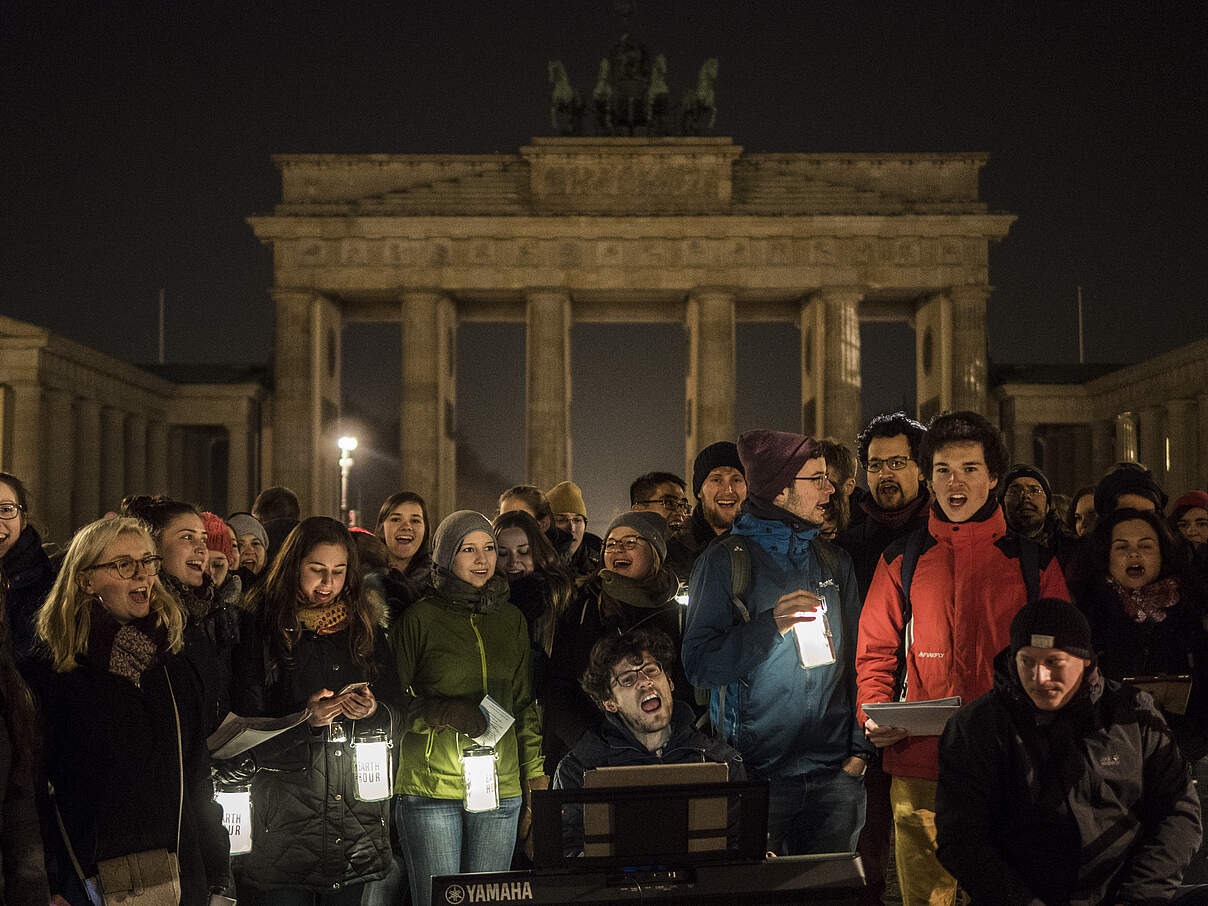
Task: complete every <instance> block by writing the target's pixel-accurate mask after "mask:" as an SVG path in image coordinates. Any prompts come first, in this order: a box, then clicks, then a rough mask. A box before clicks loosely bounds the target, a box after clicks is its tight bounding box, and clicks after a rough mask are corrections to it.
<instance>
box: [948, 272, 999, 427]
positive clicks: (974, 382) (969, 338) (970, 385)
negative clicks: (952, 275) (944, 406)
mask: <svg viewBox="0 0 1208 906" xmlns="http://www.w3.org/2000/svg"><path fill="white" fill-rule="evenodd" d="M948 297H949V298H950V299H951V300H952V339H953V343H952V357H953V363H952V364H953V368H952V377H953V387H952V407H953V408H954V409H972V410H973V411H974V412H980V413H982V414H983V415H985V414H986V412H987V408H986V389H987V362H986V360H987V353H986V301H987V300H988V299H989V298H990V287H988V286H979V285H967V286H953V287H950V288H949V289H948Z"/></svg>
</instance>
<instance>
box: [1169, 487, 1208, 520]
mask: <svg viewBox="0 0 1208 906" xmlns="http://www.w3.org/2000/svg"><path fill="white" fill-rule="evenodd" d="M1197 507H1198V508H1199V509H1201V510H1208V491H1188V492H1187V493H1186V494H1184V495H1183V496H1182V497H1180V498H1179V499H1178V500H1176V501H1175V502H1174V503H1172V504H1171V505H1170V518H1171V519H1173V520H1177V519H1178V518H1179V517H1180V516H1182V515H1183V514H1184V513H1185V512H1187V511H1188V510H1193V509H1196V508H1197Z"/></svg>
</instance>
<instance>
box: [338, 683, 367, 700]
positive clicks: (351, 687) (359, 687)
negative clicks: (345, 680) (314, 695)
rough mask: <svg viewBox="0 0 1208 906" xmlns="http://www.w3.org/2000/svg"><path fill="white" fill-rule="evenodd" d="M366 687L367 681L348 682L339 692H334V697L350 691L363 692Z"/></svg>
mask: <svg viewBox="0 0 1208 906" xmlns="http://www.w3.org/2000/svg"><path fill="white" fill-rule="evenodd" d="M368 688H369V684H368V683H349V684H348V685H347V686H345V687H344V688H343V689H341V690H340V691H339V692H337V693H336V698H339V697H340V696H341V695H348V694H349V693H352V692H364V691H365V690H366V689H368Z"/></svg>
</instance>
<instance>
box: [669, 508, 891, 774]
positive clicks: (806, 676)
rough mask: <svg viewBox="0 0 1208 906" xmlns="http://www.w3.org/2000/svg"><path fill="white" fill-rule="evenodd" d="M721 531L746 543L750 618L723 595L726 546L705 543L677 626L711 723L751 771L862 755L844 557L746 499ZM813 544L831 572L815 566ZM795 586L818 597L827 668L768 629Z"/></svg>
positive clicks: (787, 769) (805, 526)
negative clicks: (808, 665) (811, 663)
mask: <svg viewBox="0 0 1208 906" xmlns="http://www.w3.org/2000/svg"><path fill="white" fill-rule="evenodd" d="M750 500H751V498H749V497H748V498H747V501H748V502H749V501H750ZM782 512H783V511H782ZM785 516H786V517H789V516H790V514H788V513H787V512H786V513H785ZM730 534H731V535H732V536H734V537H740V538H743V539H745V540H746V542H747V544H746V549H747V552H748V554H749V556H750V561H751V570H750V572H751V578H750V585H749V587H748V589H747V593H746V595H745V596H744V602H745V604H746V607H747V610H748V612H749V613H750V616H751V620H750V622H743V621H742V619H741V618H740V617H739V616H738V615H737V614H736V612H735V608H734V606H733V604H732V603H731V600H730V592H731V570H730V552H729V549H728V548H726V547H725V546H721V545H713V546H710V547H709V548H707V549H706V550H705V552H704V553H703V554H702V555H701V556H700V558H699V559H698V560H697V561H696V566H695V568H694V569H693V570H692V582H691V584H690V585H689V587H688V600H689V602H690V603H689V606H688V622H687V626H686V627H685V629H684V644H683V656H684V668H685V669H686V670H687V672H688V677H689V679H691V681H692V682H693V683H696V684H697V685H702V686H709V687H712V689H713V693H712V697H711V702H710V717H711V718H712V719H713V723H714V726H720V727H722V728H723V732H724V735H725V736H726V738H727V739H729V740H730V741H731V743H732V744H733V746H734V747H735V748H736V749H738V751H739V752H741V753H742V757H743V760H744V761H745V762H746V766H747V770H749V771H750V772H751V773H752V774H754V775H755V776H756V777H792V776H797V775H800V774H805V773H808V772H809V771H812V770H815V769H818V768H838V767H840V766H841V765H842V763H843V762H844V761H845V760H846V759H847V758H848V757H850V756H851V755H852V754H853V753H855V752H862V753H865V754H868V755H871V754H872V753H873V751H874V749H873V747H872V746H871V745H870V744H869V743H868V741H867V740H866V739H865V737H864V733H863V731H862V730H861V729H860V726H859V725H858V724H857V722H856V717H855V715H856V675H855V670H854V668H853V666H852V664H853V660H854V658H855V651H856V626H857V623H858V621H859V619H860V598H859V595H858V593H857V590H856V578H855V573H854V572H853V570H852V565H851V558H850V557H848V556H847V554H846V553H844V552H843V551H842V550H840V549H838V548H835V547H833V546H831V545H829V544H828V542H826V541H824V540H822V539H820V538H818V537H817V535H818V527H817V526H814V525H811V524H809V523H804V522H801V521H800V520H794V522H793V523H791V524H790V523H789V522H787V521H783V520H781V519H771V518H761V517H758V516H755V515H753V514H752V513H751V512H749V507H748V504H747V503H746V502H744V504H743V512H742V513H741V514H740V515H739V516H738V518H737V519H735V520H734V525H733V527H732V528H731V530H730ZM821 545H827V546H828V548H829V550H828V553H827V554H826V555H825V556H831V555H833V557H834V562H835V563H836V564H837V571H838V573H839V574H838V575H835V574H833V573H832V572H830V571H829V570H828V569H827V568H826V567H825V566H824V565H823V563H822V559H821V556H822V555H820V554H819V550H820V548H821ZM825 581H830V582H832V583H834V586H835V587H831V586H823V585H822V583H823V582H825ZM797 589H805V590H807V591H816V590H820V589H821V590H822V591H823V592H824V593H825V596H826V600H827V607H828V612H827V615H826V616H827V620H828V622H829V623H830V628H831V632H832V633H833V636H832V644H833V646H834V651H835V662H834V663H833V664H830V665H828V666H823V667H814V668H812V669H809V670H804V669H802V667H801V661H800V657H799V655H798V653H797V644H796V640H795V638H794V637H793V634H792V633H787V634H785V635H783V636H782V635H781V634H780V631H779V629H778V628H777V626H776V621H775V619H774V618H773V616H772V611H773V609H774V608H775V606H776V602H777V601H778V600H779V599H780V597H781V596H782V595H785V594H788V593H789V592H792V591H796V590H797ZM723 687H724V689H725V702H724V707H725V713H724V715H723V714H721V713H720V711H719V708H720V707H721V705H722V701H721V698H722V697H721V695H720V692H721V689H722V688H723Z"/></svg>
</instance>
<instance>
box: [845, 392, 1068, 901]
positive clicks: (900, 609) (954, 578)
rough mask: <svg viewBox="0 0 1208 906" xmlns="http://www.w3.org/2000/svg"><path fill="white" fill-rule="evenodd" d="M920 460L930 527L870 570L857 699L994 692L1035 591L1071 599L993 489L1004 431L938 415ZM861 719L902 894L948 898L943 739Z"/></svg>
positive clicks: (1002, 458)
mask: <svg viewBox="0 0 1208 906" xmlns="http://www.w3.org/2000/svg"><path fill="white" fill-rule="evenodd" d="M919 459H920V463H919V465H920V466H921V467H922V469H923V471H924V474H926V475H927V476H928V478H929V480H930V483H931V487H932V491H933V494H934V497H935V502H934V503H933V505H932V507H931V512H930V514H929V518H928V522H927V525H926V527H925V528H923V527H920V528H918V529H915V530H914V531H913V532H911V533H910V534H908V535H906V536H904V537H902V538H899V539H897V540H895V541H894V542H893V543H891V544H890V546H889V547H888V548H886V550H885V553H884V554H883V555H882V557H881V560H880V562H879V563H878V564H877V569H876V572H875V573H874V574H873V579H872V585H871V586H870V587H869V590H868V596H867V597H866V599H865V602H864V609H863V611H862V612H861V617H860V638H859V643H858V645H857V650H856V671H857V682H858V684H859V704H860V707H861V708H863V706H864V705H865V704H867V703H869V702H886V701H895V700H905V701H927V700H929V699H935V698H946V697H948V696H960V697H961V698H962V699H963V700H964V701H966V702H969V701H972V700H973V699H975V698H977V697H978V696H980V695H982V694H984V693H985V692H988V691H989V690H990V687H991V686H992V684H993V660H994V656H995V655H996V654H997V653H998V652H999V651H1001V650H1002V649H1003V648H1004V647H1006V645H1007V643H1008V642H1009V638H1010V633H1009V628H1010V625H1011V620H1012V618H1013V617H1014V616H1015V614H1016V613H1017V612H1018V611H1019V609H1020V608H1021V607H1023V606H1024V604H1026V603H1027V602H1028V600H1029V598H1032V599H1035V598H1037V597H1055V598H1066V599H1068V594H1069V593H1068V591H1067V590H1066V586H1065V579H1064V578H1063V577H1062V574H1061V568H1060V566H1059V564H1058V563H1057V561H1056V559H1055V558H1053V556H1052V554H1051V553H1049V552H1047V551H1044V550H1042V549H1040V548H1038V547H1036V546H1035V545H1034V544H1033V543H1032V542H1030V541H1027V540H1026V539H1020V538H1019V537H1018V536H1016V535H1014V534H1012V533H1009V532H1008V530H1007V525H1006V520H1005V519H1004V518H1003V513H1002V509H1001V508H1000V507H999V505H998V498H997V496H996V495H994V494H993V493H992V492H993V490H994V488H995V487H996V486H997V484H998V479H999V476H1001V475H1003V474H1005V472H1006V469H1007V466H1008V460H1007V451H1006V447H1005V445H1004V444H1003V440H1002V435H1001V434H1000V433H999V431H998V429H996V428H995V427H994V426H993V425H991V424H990V423H989V422H988V421H986V419H985V418H984V417H982V416H981V415H979V414H978V413H976V412H953V413H945V414H943V415H940V416H937V417H936V418H934V419H933V420H932V422H931V424H930V425H929V426H928V429H927V435H926V436H925V437H924V438H923V442H922V444H921V445H920V448H919ZM904 567H905V568H904ZM904 577H905V579H906V581H905V582H904ZM860 719H861V720H863V721H864V722H865V723H864V728H865V733H866V734H867V735H868V738H869V740H870V741H871V742H872V743H873V744H875V745H876V746H878V747H880V748H883V749H884V768H885V771H886V773H888V774H890V775H891V776H892V778H893V779H892V781H891V786H890V799H891V803H892V806H893V816H894V841H895V858H896V861H897V870H898V881H899V883H900V885H901V888H902V901H903V903H904V904H905V906H943V904H951V903H952V902H953V901H954V900H955V896H956V881H955V880H954V879H953V878H952V876H951V875H949V874H948V873H947V872H946V871H944V869H943V867H942V866H941V865H940V864H939V861H938V860H937V859H936V856H935V789H936V779H937V777H938V776H939V771H938V741H939V738H938V737H936V736H921V737H912V736H908V735H907V733H906V731H905V730H902V729H900V728H896V727H879V726H877V724H876V722H875V721H873V720H871V719H870V718H868V715H867V714H865V713H863V712H861V715H860Z"/></svg>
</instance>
